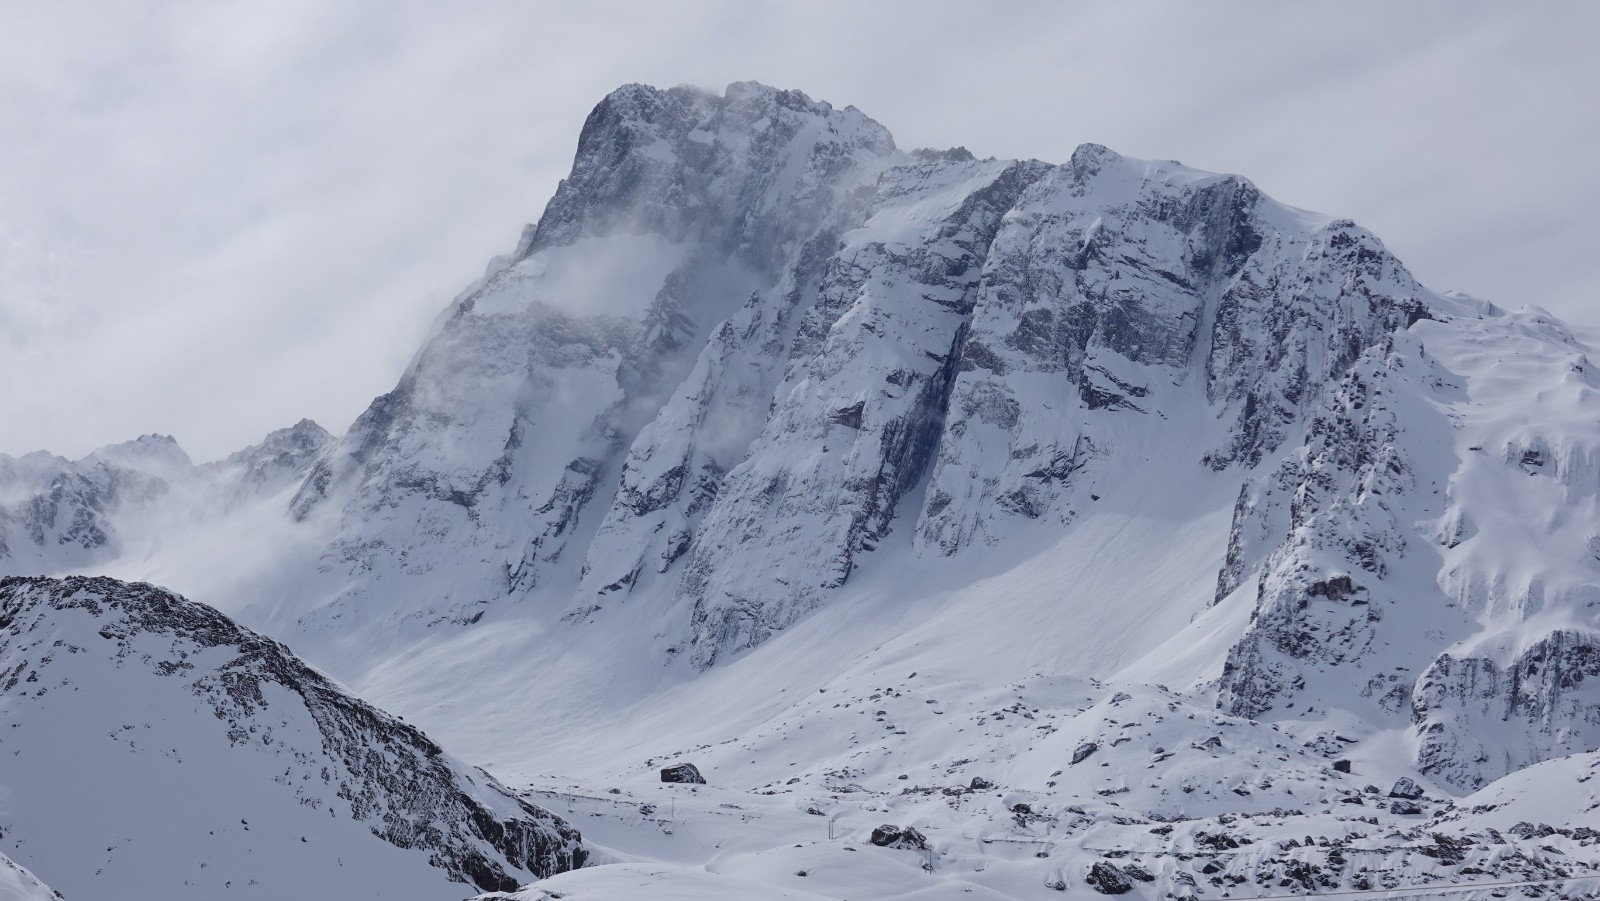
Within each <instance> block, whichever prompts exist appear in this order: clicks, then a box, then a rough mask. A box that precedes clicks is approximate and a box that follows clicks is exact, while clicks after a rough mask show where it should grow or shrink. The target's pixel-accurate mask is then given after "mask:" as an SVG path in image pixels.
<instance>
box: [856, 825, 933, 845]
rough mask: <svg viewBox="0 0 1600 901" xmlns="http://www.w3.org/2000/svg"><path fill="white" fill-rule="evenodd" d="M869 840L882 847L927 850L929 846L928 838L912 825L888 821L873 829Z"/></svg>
mask: <svg viewBox="0 0 1600 901" xmlns="http://www.w3.org/2000/svg"><path fill="white" fill-rule="evenodd" d="M868 841H870V842H872V843H873V844H874V845H877V846H878V847H880V848H901V849H905V850H915V851H925V850H927V848H928V839H927V837H926V836H924V835H923V834H922V833H921V832H918V831H917V830H916V829H913V828H911V827H910V826H895V825H891V824H888V823H885V824H884V825H882V826H879V827H878V828H876V829H874V830H872V837H871V838H870V839H868Z"/></svg>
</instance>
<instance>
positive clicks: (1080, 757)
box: [1072, 741, 1100, 763]
mask: <svg viewBox="0 0 1600 901" xmlns="http://www.w3.org/2000/svg"><path fill="white" fill-rule="evenodd" d="M1098 750H1100V746H1099V745H1098V744H1096V743H1095V742H1092V741H1086V742H1084V743H1083V744H1081V745H1078V747H1077V749H1076V750H1074V751H1073V752H1072V762H1073V763H1082V762H1084V761H1085V760H1088V759H1089V755H1091V754H1093V753H1094V752H1095V751H1098Z"/></svg>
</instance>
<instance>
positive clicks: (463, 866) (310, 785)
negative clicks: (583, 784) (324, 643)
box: [0, 578, 585, 898]
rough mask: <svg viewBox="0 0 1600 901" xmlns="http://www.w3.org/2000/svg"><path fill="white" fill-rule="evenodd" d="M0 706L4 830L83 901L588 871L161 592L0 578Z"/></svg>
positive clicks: (498, 797) (358, 708) (404, 744)
mask: <svg viewBox="0 0 1600 901" xmlns="http://www.w3.org/2000/svg"><path fill="white" fill-rule="evenodd" d="M0 693H3V694H4V695H5V697H6V703H5V705H4V712H3V714H0V719H3V720H4V721H5V725H6V728H5V730H4V733H5V734H4V735H3V736H0V748H4V750H5V753H6V757H7V759H8V760H10V761H11V766H10V767H8V769H7V775H6V776H4V777H0V782H3V783H4V788H5V790H6V794H7V798H8V802H7V805H6V808H5V811H4V814H3V818H4V825H3V827H0V834H3V835H4V838H5V841H6V844H7V850H8V852H9V853H11V854H12V855H13V856H16V857H18V858H19V859H21V860H24V861H26V862H27V863H28V865H29V866H31V867H32V868H34V869H37V870H40V871H43V872H46V873H49V874H51V877H50V878H52V879H53V880H54V881H55V882H56V884H57V885H60V886H62V887H63V888H64V890H66V891H67V892H69V893H71V894H72V895H74V896H77V895H79V894H82V895H84V896H96V895H115V896H119V897H151V898H153V897H169V898H177V897H196V898H212V897H216V896H217V894H218V892H219V891H222V890H223V889H227V888H232V889H234V890H235V891H237V892H239V893H241V894H243V895H245V896H250V897H262V898H281V897H287V896H292V895H297V894H300V893H302V892H306V891H312V890H313V889H315V890H316V891H320V892H328V891H332V892H334V893H335V894H338V893H341V892H346V893H349V892H356V891H358V890H368V891H376V892H378V893H379V894H382V895H383V896H384V897H414V898H428V897H439V896H441V893H448V892H449V891H452V889H451V888H450V883H451V882H456V883H462V884H464V885H463V886H459V887H457V888H455V889H453V890H454V891H456V892H458V893H459V892H462V891H465V890H466V888H465V887H466V886H476V887H477V888H479V889H482V890H491V889H509V888H514V887H516V886H517V885H519V884H523V883H526V882H527V881H529V880H531V879H534V878H538V877H543V876H548V875H551V874H553V873H557V872H561V871H563V870H567V869H571V868H573V867H576V866H580V865H582V863H583V861H584V858H585V851H584V849H583V847H582V845H581V843H580V841H579V837H578V833H577V832H576V831H575V830H573V829H572V828H571V827H569V826H567V825H566V823H564V822H562V821H561V820H559V819H557V818H556V817H554V816H552V815H550V814H548V813H546V812H545V811H543V810H540V809H538V808H535V807H533V806H531V805H529V804H527V803H525V802H521V801H518V800H516V799H514V798H512V797H511V796H509V795H508V794H507V793H506V792H505V791H504V789H502V788H501V787H500V785H499V784H498V783H496V782H495V781H494V780H493V779H491V778H490V777H488V776H487V775H486V774H484V773H482V772H478V771H474V770H471V769H469V768H467V767H465V766H464V765H462V764H461V763H459V762H458V761H456V760H454V759H452V758H451V757H449V756H448V755H445V754H444V753H443V752H442V751H441V749H440V748H439V747H438V745H436V744H434V743H433V742H432V741H431V740H429V739H428V738H427V737H426V736H424V735H423V734H422V733H420V732H418V731H417V730H416V729H414V728H412V727H410V726H408V725H406V724H405V723H403V722H401V721H400V720H397V719H395V718H394V717H391V716H389V715H388V714H385V713H382V712H381V711H378V710H376V709H374V708H372V707H371V706H369V705H367V704H365V703H363V702H361V701H359V700H356V699H355V698H352V697H350V696H349V695H347V694H345V693H344V691H343V690H342V689H340V688H339V687H338V686H336V685H334V684H333V683H332V682H330V681H329V680H328V679H326V678H324V677H323V676H322V675H321V674H319V673H317V672H316V671H314V670H312V669H311V668H309V667H307V666H306V665H305V664H303V663H301V662H300V661H299V660H298V659H296V658H295V657H294V656H292V655H291V654H290V653H289V652H288V650H287V649H286V648H284V647H283V646H282V645H280V644H278V643H276V642H274V641H271V640H270V639H267V638H264V637H262V636H260V635H256V634H254V633H252V632H249V631H246V630H244V629H241V628H239V627H238V626H236V625H234V624H233V623H232V622H231V621H229V620H228V619H227V618H226V617H224V616H222V615H221V614H220V613H217V612H216V611H214V610H212V609H210V608H208V607H204V606H201V605H199V604H193V603H190V602H188V601H185V600H183V599H182V598H179V597H177V596H175V595H172V594H169V593H167V592H165V591H162V590H160V589H157V588H154V587H152V586H149V585H143V584H130V583H124V582H118V581H115V580H112V579H103V578H102V579H89V578H69V579H65V580H53V579H44V578H7V579H5V580H3V581H0ZM252 827H254V829H255V830H257V836H252V835H251V834H250V832H251V829H252ZM258 838H259V840H258ZM263 843H264V844H263ZM347 867H348V870H347V869H346V868H347ZM363 887H365V888H363Z"/></svg>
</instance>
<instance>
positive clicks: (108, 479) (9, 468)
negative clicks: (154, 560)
mask: <svg viewBox="0 0 1600 901" xmlns="http://www.w3.org/2000/svg"><path fill="white" fill-rule="evenodd" d="M333 440H334V438H333V436H332V435H330V434H328V432H327V431H326V430H325V429H323V428H322V427H321V426H319V425H317V424H316V423H314V422H312V421H311V420H309V419H302V420H301V421H300V422H298V423H296V424H295V425H293V426H290V427H289V428H286V429H279V430H278V431H275V432H273V433H271V434H269V435H267V437H266V438H264V439H262V441H261V442H260V443H259V444H254V445H251V446H250V447H247V448H245V449H243V450H240V451H237V452H235V453H233V454H230V455H229V456H228V457H227V458H226V459H224V460H218V461H216V462H213V463H206V464H203V465H199V466H196V465H195V464H194V463H193V462H192V461H190V459H189V455H188V454H186V453H184V451H183V448H181V447H179V446H178V442H177V441H176V440H174V439H173V438H172V437H171V436H169V435H144V436H141V437H139V438H136V439H134V440H132V441H126V442H123V443H122V444H113V445H109V446H107V447H102V448H100V449H99V450H97V451H94V452H93V453H91V454H89V455H88V456H86V457H84V458H82V459H80V460H67V459H65V458H63V457H58V456H56V455H54V454H50V453H45V452H43V451H39V452H35V453H31V454H26V455H24V456H22V457H17V458H13V457H8V456H5V455H3V454H0V568H3V571H5V572H9V573H46V572H72V571H80V570H83V569H85V568H91V567H95V566H99V565H104V564H108V563H112V562H114V561H117V560H126V559H129V558H137V557H139V556H146V555H148V553H149V546H150V545H152V544H153V543H155V542H157V541H161V540H165V541H168V542H171V543H174V544H182V543H184V542H186V541H189V540H191V539H193V538H194V537H195V536H194V535H193V534H192V533H193V532H194V531H196V530H197V527H200V526H210V525H214V524H215V523H216V522H217V521H219V520H220V519H223V518H225V517H231V516H238V515H239V514H240V512H241V510H242V508H247V507H251V506H264V505H270V506H271V508H272V514H273V516H274V517H275V518H281V514H282V508H283V501H282V499H281V498H275V495H278V494H281V493H282V492H284V491H285V490H286V489H289V488H291V487H294V486H298V485H299V483H300V482H301V481H302V480H303V479H304V478H305V476H306V473H307V471H308V470H309V469H310V467H311V466H312V464H313V463H314V462H315V461H316V460H317V459H318V458H319V457H320V456H321V455H322V453H323V452H324V451H325V450H326V449H327V448H328V446H329V445H330V444H331V443H332V442H333Z"/></svg>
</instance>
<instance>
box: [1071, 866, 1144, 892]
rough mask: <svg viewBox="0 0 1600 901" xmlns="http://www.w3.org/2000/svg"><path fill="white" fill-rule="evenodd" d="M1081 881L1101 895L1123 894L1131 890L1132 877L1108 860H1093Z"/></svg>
mask: <svg viewBox="0 0 1600 901" xmlns="http://www.w3.org/2000/svg"><path fill="white" fill-rule="evenodd" d="M1083 881H1084V882H1087V883H1089V887H1090V888H1092V889H1094V890H1095V891H1097V892H1099V893H1100V894H1102V895H1125V894H1127V893H1128V892H1131V891H1133V879H1132V878H1131V877H1129V875H1128V874H1127V872H1125V871H1124V870H1123V869H1122V868H1121V867H1119V866H1117V865H1116V864H1114V863H1112V862H1111V861H1109V860H1097V861H1095V864H1094V866H1092V867H1090V868H1089V875H1088V876H1086V877H1084V880H1083Z"/></svg>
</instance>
